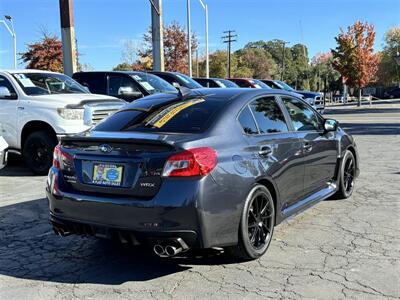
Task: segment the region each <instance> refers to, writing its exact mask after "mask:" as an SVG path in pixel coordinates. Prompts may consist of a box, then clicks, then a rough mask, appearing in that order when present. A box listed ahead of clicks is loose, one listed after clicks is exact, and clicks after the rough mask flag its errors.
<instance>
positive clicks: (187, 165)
mask: <svg viewBox="0 0 400 300" xmlns="http://www.w3.org/2000/svg"><path fill="white" fill-rule="evenodd" d="M216 165H217V152H216V151H215V150H214V149H212V148H206V147H203V148H193V149H188V150H185V151H183V152H180V153H177V154H174V155H172V156H170V157H169V158H168V160H167V162H166V163H165V166H164V170H163V176H165V177H182V176H184V177H185V176H205V175H207V174H208V173H210V172H211V171H212V170H213V169H214V167H215V166H216Z"/></svg>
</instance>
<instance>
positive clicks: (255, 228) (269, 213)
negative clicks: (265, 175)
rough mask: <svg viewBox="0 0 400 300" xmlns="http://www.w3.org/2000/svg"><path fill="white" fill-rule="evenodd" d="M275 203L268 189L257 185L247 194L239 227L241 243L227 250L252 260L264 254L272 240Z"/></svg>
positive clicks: (239, 256)
mask: <svg viewBox="0 0 400 300" xmlns="http://www.w3.org/2000/svg"><path fill="white" fill-rule="evenodd" d="M274 226H275V204H274V201H273V198H272V196H271V194H270V192H269V191H268V189H267V188H266V187H265V186H263V185H260V184H257V185H255V186H254V187H253V188H252V190H251V191H250V193H249V194H248V196H247V199H246V202H245V205H244V208H243V212H242V216H241V222H240V227H239V243H238V245H237V246H233V247H229V248H227V250H228V251H229V252H230V253H231V254H232V255H234V256H236V257H238V258H240V259H244V260H251V259H256V258H259V257H260V256H262V255H263V254H264V253H265V252H266V251H267V249H268V247H269V244H270V243H271V240H272V235H273V232H274Z"/></svg>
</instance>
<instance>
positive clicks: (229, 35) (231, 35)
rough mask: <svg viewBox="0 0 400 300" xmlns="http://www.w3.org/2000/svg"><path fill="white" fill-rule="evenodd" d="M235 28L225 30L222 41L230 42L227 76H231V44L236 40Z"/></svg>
mask: <svg viewBox="0 0 400 300" xmlns="http://www.w3.org/2000/svg"><path fill="white" fill-rule="evenodd" d="M235 33H236V32H235V30H227V31H224V34H225V35H224V36H223V37H222V42H223V43H224V44H228V70H227V77H228V78H230V77H231V44H232V43H233V42H236V41H237V40H236V38H237V34H235Z"/></svg>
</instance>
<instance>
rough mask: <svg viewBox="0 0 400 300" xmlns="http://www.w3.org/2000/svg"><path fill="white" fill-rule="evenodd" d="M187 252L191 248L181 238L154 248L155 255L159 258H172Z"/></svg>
mask: <svg viewBox="0 0 400 300" xmlns="http://www.w3.org/2000/svg"><path fill="white" fill-rule="evenodd" d="M187 250H189V247H188V245H187V244H186V243H185V242H184V241H183V240H182V239H181V238H177V239H171V240H167V241H164V242H163V243H158V244H155V245H154V247H153V251H154V253H155V254H157V255H158V256H159V257H172V256H175V255H177V254H179V253H181V252H184V251H187Z"/></svg>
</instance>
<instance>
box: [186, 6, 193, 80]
mask: <svg viewBox="0 0 400 300" xmlns="http://www.w3.org/2000/svg"><path fill="white" fill-rule="evenodd" d="M186 6H187V30H188V33H187V34H188V67H189V77H192V36H191V33H190V0H186Z"/></svg>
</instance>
